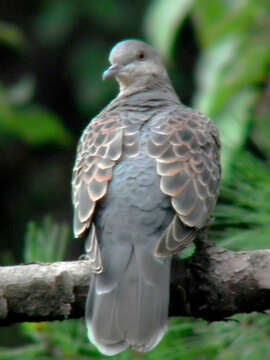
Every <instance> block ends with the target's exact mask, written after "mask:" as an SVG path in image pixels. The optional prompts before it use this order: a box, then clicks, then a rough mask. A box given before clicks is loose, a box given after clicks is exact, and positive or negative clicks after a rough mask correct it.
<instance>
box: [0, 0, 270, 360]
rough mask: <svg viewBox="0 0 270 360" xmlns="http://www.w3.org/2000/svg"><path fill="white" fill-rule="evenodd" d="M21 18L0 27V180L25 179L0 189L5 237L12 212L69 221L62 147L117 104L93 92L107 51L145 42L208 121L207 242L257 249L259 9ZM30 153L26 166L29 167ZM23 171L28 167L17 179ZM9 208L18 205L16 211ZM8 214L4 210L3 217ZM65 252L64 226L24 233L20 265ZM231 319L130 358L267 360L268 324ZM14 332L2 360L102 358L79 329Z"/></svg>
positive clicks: (57, 326) (260, 245)
mask: <svg viewBox="0 0 270 360" xmlns="http://www.w3.org/2000/svg"><path fill="white" fill-rule="evenodd" d="M18 6H20V5H19V2H18ZM24 8H26V10H25V9H24ZM24 8H22V7H21V8H20V9H21V11H22V12H23V11H25V13H24V16H25V17H24V18H23V20H22V19H21V20H20V21H17V22H16V20H18V19H16V16H15V17H14V21H13V22H12V21H11V20H10V18H9V17H8V16H7V19H8V20H7V19H5V20H1V21H0V50H1V49H4V50H5V54H6V57H7V59H8V60H7V62H6V63H3V64H2V69H5V72H3V73H1V71H0V139H1V143H2V144H1V143H0V146H1V149H2V151H3V159H0V161H2V163H1V167H2V168H3V169H4V170H5V171H3V174H7V175H6V176H9V177H8V179H12V177H15V179H16V182H14V185H13V187H14V188H16V189H17V188H18V182H19V180H18V179H19V175H18V173H15V172H12V171H11V170H10V167H11V165H10V164H11V163H12V161H13V162H14V167H16V168H19V169H20V171H21V173H26V174H25V176H22V174H20V178H22V180H21V182H19V184H20V186H21V192H15V190H13V192H14V195H13V196H12V194H11V192H10V194H9V196H8V197H7V199H6V202H5V194H4V195H3V196H4V197H3V204H4V207H3V209H4V210H5V213H7V214H10V215H6V216H7V218H6V220H5V222H6V223H7V224H10V223H16V221H17V222H18V223H19V220H20V219H24V217H23V214H22V213H23V212H24V211H23V210H22V209H23V207H22V206H23V205H22V204H24V208H25V206H26V205H25V204H26V203H28V202H29V212H27V211H25V212H26V214H27V217H28V218H32V217H33V218H37V217H38V216H40V215H41V214H44V213H47V212H48V210H50V209H54V210H53V211H52V212H53V213H54V215H57V216H58V217H60V218H64V219H68V220H69V221H70V220H71V216H70V215H67V213H66V210H65V208H66V207H67V206H68V205H67V204H68V200H67V199H69V185H68V184H69V179H70V175H69V173H68V172H66V171H67V170H68V171H70V169H71V166H72V162H73V157H74V152H75V145H74V139H75V137H78V134H79V133H80V132H81V130H82V128H83V127H84V126H85V123H86V117H87V118H88V117H89V116H94V115H95V114H96V113H97V112H98V111H99V110H100V109H101V108H102V107H103V106H104V105H105V104H106V103H107V102H108V101H109V100H110V99H111V98H112V96H113V93H114V94H115V93H116V86H115V84H104V83H103V82H102V81H101V73H102V71H103V70H104V69H105V68H106V66H107V54H108V52H109V50H110V47H111V45H112V44H113V43H115V42H116V41H119V40H122V39H123V38H128V37H139V38H145V39H146V40H149V41H150V42H152V43H153V45H154V46H155V47H156V48H157V49H158V50H159V51H160V52H161V53H162V54H163V56H164V58H165V59H167V61H169V65H170V66H171V67H172V66H174V69H172V71H171V73H172V75H173V76H172V81H173V82H174V83H175V85H176V88H177V91H178V92H179V93H181V94H184V97H185V98H187V99H189V98H190V97H191V95H192V102H193V106H194V107H195V108H197V109H200V110H201V111H202V112H205V113H206V114H208V115H209V116H211V117H212V118H213V120H215V121H216V123H217V125H218V127H219V129H220V132H221V138H222V143H223V153H222V162H223V185H222V191H221V196H220V201H219V204H218V207H217V210H216V223H215V225H214V226H213V228H212V230H211V236H212V238H213V239H215V240H216V241H218V242H219V244H220V245H222V246H225V247H228V248H231V249H233V250H252V249H264V248H269V241H268V239H269V235H270V225H269V224H270V205H269V204H270V190H269V189H270V175H269V174H270V163H269V161H270V105H269V104H270V42H269V38H270V22H269V18H270V3H269V1H268V0H259V1H258V0H249V1H244V0H241V1H240V0H239V1H237V2H236V1H232V0H221V1H216V0H208V1H205V0H197V1H195V0H172V1H166V0H151V1H150V2H149V1H146V0H145V1H144V0H140V1H139V0H138V1H136V2H133V3H131V2H127V1H124V0H121V1H117V2H116V1H113V0H101V1H99V2H98V3H94V2H92V1H87V0H79V1H75V0H72V1H71V0H47V1H42V2H40V4H38V5H37V4H35V6H33V5H29V7H27V6H26V5H25V4H24ZM30 8H31V11H30V10H29V9H30ZM0 10H1V5H0ZM26 11H30V13H31V17H27V16H26ZM13 12H14V11H13ZM1 13H4V11H2V12H1ZM6 13H7V14H9V11H7V12H6ZM183 36H184V37H185V38H184V39H183ZM179 39H182V41H183V40H184V43H185V46H186V48H184V47H183V46H182V47H181V44H180V43H179ZM179 49H180V50H181V52H179ZM192 49H197V50H196V51H193V50H192ZM183 58H187V59H188V60H187V62H189V63H192V64H193V63H195V62H196V68H195V69H193V68H192V69H190V68H189V67H187V69H188V71H190V72H188V74H186V72H187V70H186V68H182V67H181V65H183V62H182V59H183ZM9 59H11V60H10V61H9ZM14 59H15V60H14ZM0 63H1V59H0ZM29 64H30V65H29ZM184 64H186V63H185V62H184ZM14 73H15V75H16V76H15V79H14ZM194 74H195V75H194ZM194 79H195V83H196V85H195V89H194V93H193V94H190V93H188V92H189V91H190V89H192V87H191V86H190V83H192V82H193V81H194ZM17 141H19V142H20V144H26V145H17ZM21 146H25V147H23V148H22V147H21ZM59 148H60V149H61V152H60V153H59ZM22 149H23V151H22ZM26 149H27V150H26ZM28 149H31V150H28ZM33 149H36V150H35V152H34V155H33V154H32V153H31V156H30V155H28V152H32V151H33ZM43 152H44V153H43ZM5 154H8V156H6V157H5ZM56 154H57V155H56ZM5 158H7V159H6V160H5ZM43 158H46V159H48V163H47V162H44V159H43ZM46 161H47V160H46ZM22 163H23V164H27V163H29V164H30V165H29V167H28V168H26V167H25V168H24V167H23V168H22V167H21V166H22V165H21V164H22ZM36 163H38V166H37V164H36ZM26 169H27V170H26ZM66 169H67V170H66ZM56 175H57V176H56ZM10 181H11V180H10ZM28 188H31V191H30V190H27V189H28ZM63 189H66V190H65V192H63ZM26 190H27V191H26ZM17 191H18V190H17ZM22 192H25V193H26V195H25V197H23V196H22ZM37 192H38V194H37ZM55 193H56V194H57V195H58V198H57V197H56V196H55V195H54V194H55ZM45 198H46V199H47V201H48V203H47V202H46V201H45ZM17 199H21V202H20V204H19V205H18V201H17ZM12 200H13V201H12ZM41 203H42V204H43V205H41ZM56 203H57V204H56ZM10 204H16V206H14V205H13V206H12V208H10V207H11V205H10ZM0 206H1V205H0ZM20 206H21V210H20V211H17V212H16V209H17V208H18V207H19V208H20ZM42 206H43V207H42ZM14 208H15V210H14ZM9 209H10V210H9ZM30 209H32V212H31V211H30ZM9 211H10V213H9ZM3 216H4V215H3ZM8 216H9V217H8ZM4 219H5V218H4ZM21 221H23V220H21ZM7 228H8V225H7ZM8 229H9V230H10V229H11V228H8ZM3 231H4V230H3ZM12 231H13V228H12ZM12 231H10V233H11V232H12ZM3 234H5V233H3V232H2V237H3V238H4V236H3ZM6 237H7V236H6ZM69 243H70V242H69V230H68V227H67V226H66V225H58V224H57V223H56V222H54V221H53V220H52V219H51V218H46V219H44V220H43V222H41V223H40V224H38V223H36V222H31V223H30V224H29V225H28V228H27V232H26V236H25V250H24V261H26V262H32V261H43V262H51V261H60V260H62V259H63V258H64V256H65V254H66V253H67V248H68V245H69ZM11 258H12V256H10V253H9V252H4V255H3V256H2V258H1V261H2V263H5V264H6V263H7V262H8V261H10V260H8V259H11ZM235 319H236V320H237V321H228V322H225V323H223V322H220V323H213V324H207V323H206V322H204V321H198V320H192V319H176V320H173V321H171V325H170V330H169V333H168V335H167V336H166V337H165V339H164V340H163V342H162V343H161V344H160V346H159V347H158V348H157V349H155V350H154V351H153V352H151V353H149V354H145V355H141V356H140V358H145V359H182V360H184V359H189V360H192V359H194V360H195V359H196V360H212V359H213V360H229V359H230V360H231V359H234V360H256V359H258V360H259V359H262V358H265V359H267V358H268V357H269V355H268V353H269V350H268V347H269V340H270V320H269V317H268V316H267V315H256V314H253V315H241V316H237V317H235ZM20 333H21V336H22V339H23V342H24V344H25V345H24V346H21V345H20V346H19V345H18V346H17V347H15V348H14V347H13V348H8V347H7V346H6V347H4V346H2V347H0V358H1V359H12V360H13V359H14V360H15V359H42V360H45V359H52V358H53V359H59V360H60V359H61V360H63V359H71V358H76V359H78V360H82V359H91V358H103V356H101V355H100V354H98V352H97V351H96V350H95V349H94V347H93V346H92V345H91V344H89V342H88V341H87V339H86V331H85V328H84V323H83V321H66V322H61V323H50V324H49V323H48V324H45V323H42V324H24V325H23V326H21V327H20ZM115 358H117V359H126V360H128V359H136V358H138V354H135V353H133V352H127V353H124V354H121V355H120V356H117V357H115Z"/></svg>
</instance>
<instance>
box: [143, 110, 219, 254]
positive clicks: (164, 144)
mask: <svg viewBox="0 0 270 360" xmlns="http://www.w3.org/2000/svg"><path fill="white" fill-rule="evenodd" d="M148 153H149V155H150V156H151V157H153V158H155V159H156V161H157V173H158V174H159V175H160V176H161V182H160V187H161V190H162V192H163V193H165V194H167V195H169V196H170V197H171V202H172V206H173V208H174V209H175V211H176V216H175V218H174V220H173V222H172V223H171V225H170V226H169V228H168V230H167V231H166V234H164V236H163V237H162V238H161V240H160V242H159V244H158V247H157V254H158V255H160V256H162V255H163V256H165V255H169V254H172V253H174V252H177V251H179V250H181V249H182V248H184V247H185V246H186V244H188V243H190V242H191V241H192V240H193V239H194V237H195V233H196V231H197V230H198V229H200V228H202V227H203V226H204V225H205V224H206V223H207V221H208V220H209V218H210V216H211V213H212V212H213V210H214V208H215V205H216V200H217V196H218V192H219V182H220V175H221V169H220V154H219V153H220V141H219V135H218V131H217V129H216V127H215V125H214V124H213V123H212V122H211V121H210V119H208V118H207V117H206V116H205V115H203V114H201V113H198V112H195V111H193V110H191V109H189V108H186V107H184V106H181V108H179V110H177V111H176V110H174V111H173V112H171V113H170V114H167V115H161V116H160V117H159V120H158V121H157V123H155V125H154V126H153V127H152V128H151V133H150V138H149V141H148Z"/></svg>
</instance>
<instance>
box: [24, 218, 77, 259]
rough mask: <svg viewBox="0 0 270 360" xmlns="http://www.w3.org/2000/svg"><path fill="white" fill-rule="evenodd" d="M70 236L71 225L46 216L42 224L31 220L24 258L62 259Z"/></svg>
mask: <svg viewBox="0 0 270 360" xmlns="http://www.w3.org/2000/svg"><path fill="white" fill-rule="evenodd" d="M69 236H70V231H69V227H68V226H66V225H64V224H63V225H59V224H57V223H55V222H54V221H53V220H52V218H51V217H48V216H47V217H45V218H44V220H43V222H42V223H41V225H38V224H36V223H34V222H30V223H29V224H28V226H27V231H26V235H25V249H24V260H25V261H26V262H27V263H31V262H47V263H48V262H54V261H62V260H63V259H64V257H65V253H66V250H67V245H68V240H69Z"/></svg>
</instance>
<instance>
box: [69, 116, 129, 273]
mask: <svg viewBox="0 0 270 360" xmlns="http://www.w3.org/2000/svg"><path fill="white" fill-rule="evenodd" d="M122 141H123V129H122V125H121V119H120V116H119V115H117V114H106V113H103V114H102V115H100V116H98V117H97V118H96V119H94V120H93V121H92V122H91V123H90V124H89V126H88V127H87V128H86V129H85V131H84V132H83V134H82V137H81V139H80V141H79V144H78V149H77V156H76V161H75V165H74V168H73V174H72V201H73V206H74V219H73V230H74V235H75V237H81V236H83V235H84V234H85V233H86V231H87V230H88V229H89V227H90V226H91V221H92V217H93V213H94V210H95V206H96V202H97V201H98V200H100V199H101V198H103V197H104V195H105V194H106V192H107V187H108V182H109V181H110V180H111V178H112V171H113V167H114V165H115V164H116V162H117V161H118V160H119V159H120V157H121V154H122ZM86 251H87V254H88V257H89V259H90V261H91V263H92V269H93V271H95V272H101V271H102V264H101V257H100V250H99V245H98V241H97V237H96V234H95V227H94V226H93V225H92V227H91V231H90V232H89V235H88V240H87V248H86Z"/></svg>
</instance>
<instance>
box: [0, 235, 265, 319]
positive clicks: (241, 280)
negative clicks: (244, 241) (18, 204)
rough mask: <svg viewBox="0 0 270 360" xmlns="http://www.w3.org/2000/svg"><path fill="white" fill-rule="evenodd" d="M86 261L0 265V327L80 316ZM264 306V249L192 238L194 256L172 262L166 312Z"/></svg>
mask: <svg viewBox="0 0 270 360" xmlns="http://www.w3.org/2000/svg"><path fill="white" fill-rule="evenodd" d="M90 278H91V274H90V266H89V264H88V262H87V261H85V260H84V261H82V260H81V261H72V262H59V263H53V264H30V265H18V266H7V267H1V268H0V325H1V326H4V325H8V324H12V323H17V322H24V321H52V320H64V319H74V318H79V317H82V316H83V314H84V305H85V300H86V294H87V291H88V286H89V282H90ZM268 309H270V250H261V251H249V252H233V251H230V250H225V249H223V248H220V247H216V246H214V245H213V244H212V243H211V242H209V241H208V240H206V241H205V239H204V241H201V240H200V239H199V240H198V241H197V249H196V252H195V255H194V256H193V257H192V258H191V259H188V260H179V259H178V258H176V259H174V260H173V266H172V279H171V302H170V311H169V313H170V316H192V317H195V318H203V319H206V320H208V321H214V320H224V319H226V318H228V317H229V316H232V315H234V314H237V313H249V312H253V311H257V312H263V311H266V310H268Z"/></svg>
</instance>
